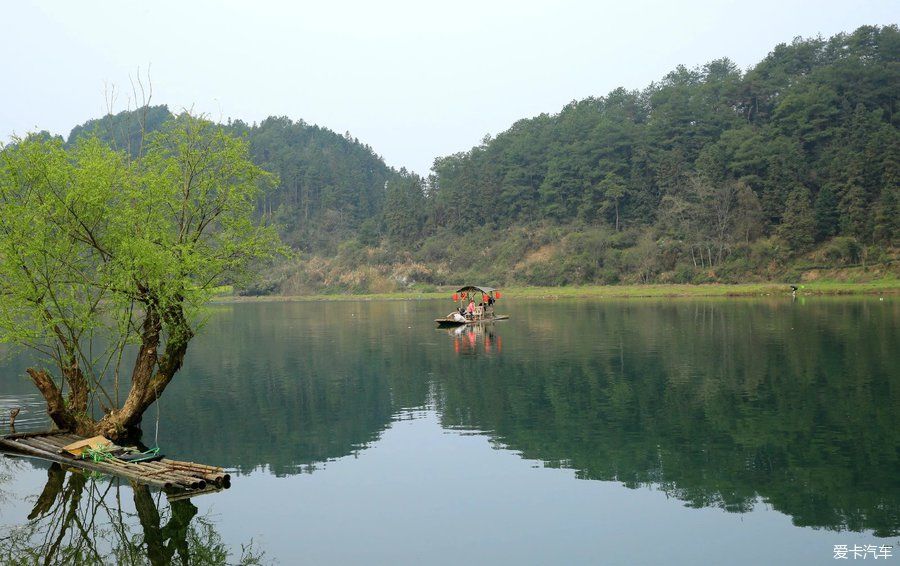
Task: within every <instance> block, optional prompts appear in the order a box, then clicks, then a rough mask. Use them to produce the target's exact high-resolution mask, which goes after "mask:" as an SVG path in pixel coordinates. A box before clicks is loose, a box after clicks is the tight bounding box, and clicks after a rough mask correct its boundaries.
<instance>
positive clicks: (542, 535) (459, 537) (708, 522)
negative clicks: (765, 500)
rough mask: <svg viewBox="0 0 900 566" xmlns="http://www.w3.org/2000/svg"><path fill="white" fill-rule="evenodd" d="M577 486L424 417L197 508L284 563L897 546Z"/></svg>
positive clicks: (23, 485)
mask: <svg viewBox="0 0 900 566" xmlns="http://www.w3.org/2000/svg"><path fill="white" fill-rule="evenodd" d="M410 415H412V416H414V417H417V418H409V417H410ZM7 462H8V461H7ZM7 462H2V461H0V466H2V465H6V466H7V467H8V466H9V464H8V463H7ZM16 469H17V471H18V473H15V474H14V476H13V479H12V480H10V481H8V482H4V485H2V486H0V488H2V490H3V491H4V492H6V493H15V494H19V496H20V497H22V496H24V498H26V499H25V500H23V499H21V498H12V499H11V500H9V501H4V504H3V505H0V532H3V531H4V530H5V528H6V526H8V525H10V524H11V523H19V522H21V521H24V519H25V517H26V515H27V514H28V511H29V510H30V509H31V507H32V506H33V504H34V501H35V499H36V498H37V496H38V495H39V494H40V492H41V490H42V489H43V486H44V482H45V480H46V473H45V469H46V468H45V467H43V466H41V467H39V468H32V466H31V464H24V465H17V466H16ZM574 476H575V471H574V470H567V469H551V468H543V466H542V464H541V463H540V462H537V461H534V460H523V459H522V458H521V457H520V455H519V454H517V453H516V452H513V451H511V450H507V449H503V448H496V447H494V446H492V444H491V443H490V441H489V440H488V439H487V438H486V437H485V436H483V435H481V434H477V433H476V434H473V433H470V432H467V431H448V430H445V429H443V428H441V426H440V423H439V420H438V416H437V415H436V413H435V412H433V411H430V410H429V411H416V412H414V413H405V414H404V418H403V419H402V420H395V421H394V422H393V423H392V424H391V426H390V427H389V428H388V429H387V430H386V431H385V432H384V434H383V436H382V438H381V439H379V440H378V441H376V442H375V443H373V444H372V445H371V446H370V447H369V448H368V449H365V450H362V451H361V452H359V453H358V454H355V455H353V456H347V457H344V458H340V459H338V460H336V461H332V462H327V463H325V464H323V465H322V466H321V470H320V471H319V472H317V473H315V474H299V475H294V476H287V477H281V478H278V477H275V476H272V475H270V474H269V473H267V472H264V471H257V472H254V473H252V474H250V475H247V476H241V477H240V478H238V480H237V481H236V482H235V484H234V486H233V487H232V489H230V490H227V491H224V492H221V493H218V494H215V495H207V496H203V497H198V498H196V499H194V500H193V502H194V504H195V505H197V507H198V508H199V510H200V515H201V516H204V515H209V516H210V517H211V518H212V521H213V524H214V525H215V528H216V530H217V531H218V532H219V534H220V535H221V536H222V538H223V540H224V541H226V542H230V543H232V544H238V543H239V542H246V541H247V540H249V539H250V538H251V537H252V539H253V541H254V547H255V548H256V549H257V550H263V551H265V552H266V558H269V559H275V560H278V561H279V562H281V563H286V564H289V563H297V562H300V561H302V562H304V563H310V564H387V563H391V564H413V563H423V562H426V563H430V564H467V563H516V564H552V563H568V564H575V563H600V562H602V563H609V564H695V563H703V562H706V563H716V564H765V563H770V564H777V563H787V562H790V563H791V564H821V563H825V562H826V561H828V560H831V559H832V549H833V545H834V544H849V545H850V546H851V547H852V545H853V544H890V543H891V541H885V540H884V539H874V538H873V537H871V536H869V535H861V534H858V533H835V532H831V531H823V530H814V529H804V528H795V527H792V526H791V525H790V518H789V517H787V516H785V515H783V514H781V513H778V512H776V511H774V510H772V509H770V508H769V507H768V506H766V505H757V506H756V508H755V509H754V510H753V511H751V512H750V513H745V514H739V513H727V512H725V511H723V510H721V509H715V508H705V509H691V508H688V507H685V506H684V505H683V504H682V503H681V502H679V501H676V500H673V499H669V498H667V497H666V495H665V494H664V493H662V492H660V491H657V490H652V489H637V490H631V489H627V488H625V487H623V486H622V485H620V484H619V483H617V482H594V481H572V480H573V479H574ZM124 491H125V492H126V493H125V494H124V495H123V497H124V499H125V500H126V501H130V498H131V496H130V493H127V492H128V488H125V489H124ZM451 494H452V495H451ZM109 497H114V495H112V492H111V495H110V496H109ZM236 552H237V553H238V554H239V553H240V549H239V548H237V549H236Z"/></svg>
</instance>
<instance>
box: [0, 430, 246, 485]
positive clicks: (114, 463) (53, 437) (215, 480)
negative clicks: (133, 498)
mask: <svg viewBox="0 0 900 566" xmlns="http://www.w3.org/2000/svg"><path fill="white" fill-rule="evenodd" d="M73 440H74V441H77V440H83V439H82V438H81V437H79V436H77V435H74V434H71V433H68V432H66V431H54V432H51V433H23V434H17V435H10V436H6V437H0V448H5V449H7V450H9V451H11V452H15V453H18V454H23V455H26V456H33V457H36V458H42V459H44V460H50V461H51V462H57V463H60V464H65V465H67V466H72V467H76V468H81V469H85V470H90V471H95V472H100V473H104V474H111V475H117V476H122V477H125V478H127V479H130V480H134V481H138V482H141V483H145V484H148V485H153V486H156V487H160V488H164V489H168V488H176V489H181V490H184V491H185V493H188V492H193V491H198V490H205V489H206V488H207V485H208V484H207V482H210V483H211V484H213V485H215V486H216V487H217V488H219V489H221V488H225V489H227V488H228V487H230V481H231V476H230V475H229V474H226V473H224V471H223V470H222V468H216V467H214V466H206V465H203V464H194V463H191V462H179V461H177V460H167V459H164V460H162V461H157V462H124V461H121V460H116V459H112V460H106V461H103V462H94V461H92V460H83V459H80V458H75V457H72V456H71V455H69V454H67V453H65V451H64V450H63V446H66V445H68V444H70V443H71V442H72V441H73Z"/></svg>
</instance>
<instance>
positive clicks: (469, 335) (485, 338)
mask: <svg viewBox="0 0 900 566" xmlns="http://www.w3.org/2000/svg"><path fill="white" fill-rule="evenodd" d="M446 332H447V335H449V336H450V337H452V338H453V350H454V351H455V352H456V353H457V354H462V355H469V356H471V355H478V353H479V352H480V351H482V350H483V351H484V353H485V354H488V355H492V354H500V353H501V352H502V351H503V339H502V338H500V336H499V335H498V334H497V333H496V332H495V331H494V325H493V324H491V323H490V322H487V323H485V324H463V325H460V326H457V327H456V328H449V329H447V330H446ZM479 343H480V345H479Z"/></svg>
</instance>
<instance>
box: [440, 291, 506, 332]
mask: <svg viewBox="0 0 900 566" xmlns="http://www.w3.org/2000/svg"><path fill="white" fill-rule="evenodd" d="M452 298H453V301H454V302H455V303H457V309H456V310H454V311H453V312H451V313H450V314H448V315H447V316H445V317H442V318H436V319H434V321H435V322H436V323H437V324H438V326H461V325H463V324H481V323H484V322H491V321H494V320H505V319H507V318H509V316H508V315H505V314H496V313H495V312H494V305H495V304H496V303H497V301H498V300H500V298H501V294H500V291H498V290H497V289H495V288H493V287H488V286H486V285H466V286H465V287H460V288H459V290H457V291H456V292H455V293H453V297H452Z"/></svg>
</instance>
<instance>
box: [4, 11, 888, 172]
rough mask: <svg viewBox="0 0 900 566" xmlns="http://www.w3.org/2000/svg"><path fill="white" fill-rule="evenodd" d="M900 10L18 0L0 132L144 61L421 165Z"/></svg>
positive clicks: (7, 45) (185, 90) (198, 106)
mask: <svg viewBox="0 0 900 566" xmlns="http://www.w3.org/2000/svg"><path fill="white" fill-rule="evenodd" d="M898 20H900V2H897V0H868V1H867V0H857V1H847V0H843V1H832V0H820V1H795V0H779V1H772V0H753V1H751V2H746V1H742V2H735V1H692V2H688V1H679V0H664V1H643V0H627V1H618V2H605V1H594V2H590V1H584V2H575V1H571V2H563V1H561V2H550V1H546V2H531V1H525V0H519V1H502V2H501V1H495V2H492V1H488V0H482V1H480V2H479V1H469V0H454V1H445V2H428V1H427V0H400V1H394V0H369V1H359V2H350V1H330V2H326V1H324V0H319V1H317V2H310V3H305V2H299V1H296V2H286V1H285V2H268V1H262V0H253V1H251V0H245V1H242V2H224V1H222V2H213V1H193V0H182V1H180V2H177V1H168V0H165V1H161V0H154V1H152V2H151V1H143V2H136V1H129V0H119V1H115V2H113V1H107V2H100V1H92V0H78V1H72V0H65V1H58V2H50V1H45V2H35V1H28V0H12V1H10V2H5V3H4V4H3V5H2V7H0V49H2V62H0V81H2V82H0V140H3V141H7V140H8V139H9V137H10V135H12V134H14V133H16V134H24V133H26V132H29V131H34V130H41V129H45V130H49V131H51V132H53V133H58V134H62V135H68V132H69V131H70V130H71V128H72V127H73V126H75V125H77V124H79V123H82V122H84V121H86V120H87V119H90V118H96V117H99V116H102V115H103V114H104V113H105V109H106V102H105V100H106V99H105V95H104V91H105V89H106V86H107V85H115V87H117V89H118V90H119V91H120V96H119V98H118V100H117V102H116V105H115V108H114V110H115V111H119V110H124V109H126V107H127V106H128V103H129V101H128V97H129V95H130V93H131V86H130V82H129V77H136V76H137V70H138V68H140V69H141V70H142V71H146V69H147V68H148V66H149V67H150V73H151V78H152V83H153V100H152V102H153V103H156V104H163V103H165V104H168V105H169V107H170V108H171V109H172V110H173V111H177V110H180V109H182V108H193V109H194V110H195V111H198V112H203V113H206V114H208V115H209V116H210V117H211V118H213V119H221V120H225V119H227V118H229V117H231V118H240V119H243V120H245V121H247V122H254V121H259V120H261V119H263V118H265V117H266V116H269V115H285V116H288V117H290V118H292V119H299V118H302V119H303V120H305V121H306V122H308V123H314V124H318V125H320V126H324V127H327V128H330V129H332V130H335V131H337V132H339V133H343V132H345V131H350V132H351V134H352V135H354V136H355V137H358V138H359V139H360V141H363V142H365V143H368V144H369V145H371V146H372V147H373V149H374V150H375V151H376V152H377V153H378V154H380V155H382V156H383V157H384V158H385V160H386V161H387V163H388V164H389V165H392V166H395V167H401V166H405V167H407V168H408V169H411V170H414V171H417V172H419V173H422V174H425V173H427V172H428V170H429V169H430V167H431V164H432V162H433V160H434V158H435V157H437V156H442V155H448V154H451V153H455V152H458V151H465V150H468V149H469V148H471V147H472V146H473V145H477V144H478V143H479V142H480V141H481V139H482V138H483V137H484V135H485V134H488V133H490V134H492V135H496V134H497V133H500V132H502V131H503V130H505V129H507V128H508V127H509V126H510V125H511V124H512V123H513V122H515V121H516V120H518V119H520V118H525V117H531V116H534V115H537V114H540V113H541V112H549V113H554V112H558V111H559V110H560V108H561V107H562V106H563V105H565V104H566V103H567V102H569V101H571V100H575V99H581V98H585V97H587V96H592V95H594V96H600V95H604V94H606V93H607V92H609V91H610V90H612V89H613V88H616V87H617V86H625V87H626V88H629V89H632V88H644V87H645V86H647V85H648V84H649V83H650V82H652V81H655V80H658V79H660V78H661V77H662V76H663V75H664V74H665V73H667V72H668V71H670V70H671V69H673V68H674V67H675V66H676V65H678V64H685V65H688V66H695V65H699V64H703V63H705V62H708V61H710V60H712V59H715V58H718V57H722V56H727V57H730V58H731V59H732V60H734V61H735V62H736V63H737V64H738V65H739V66H740V67H742V68H745V69H746V68H747V67H749V66H751V65H753V64H755V63H756V62H758V61H759V60H760V59H762V58H763V57H764V56H765V55H766V54H767V53H768V52H769V51H770V50H771V49H772V48H773V47H774V46H775V45H776V44H777V43H780V42H789V41H790V40H791V39H792V38H793V37H795V36H798V35H799V36H803V37H809V36H814V35H817V34H822V35H823V36H826V37H827V36H830V35H833V34H835V33H838V32H840V31H852V30H854V29H855V28H857V27H858V26H860V25H864V24H878V25H886V24H891V23H897V22H898ZM132 106H133V103H132Z"/></svg>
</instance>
